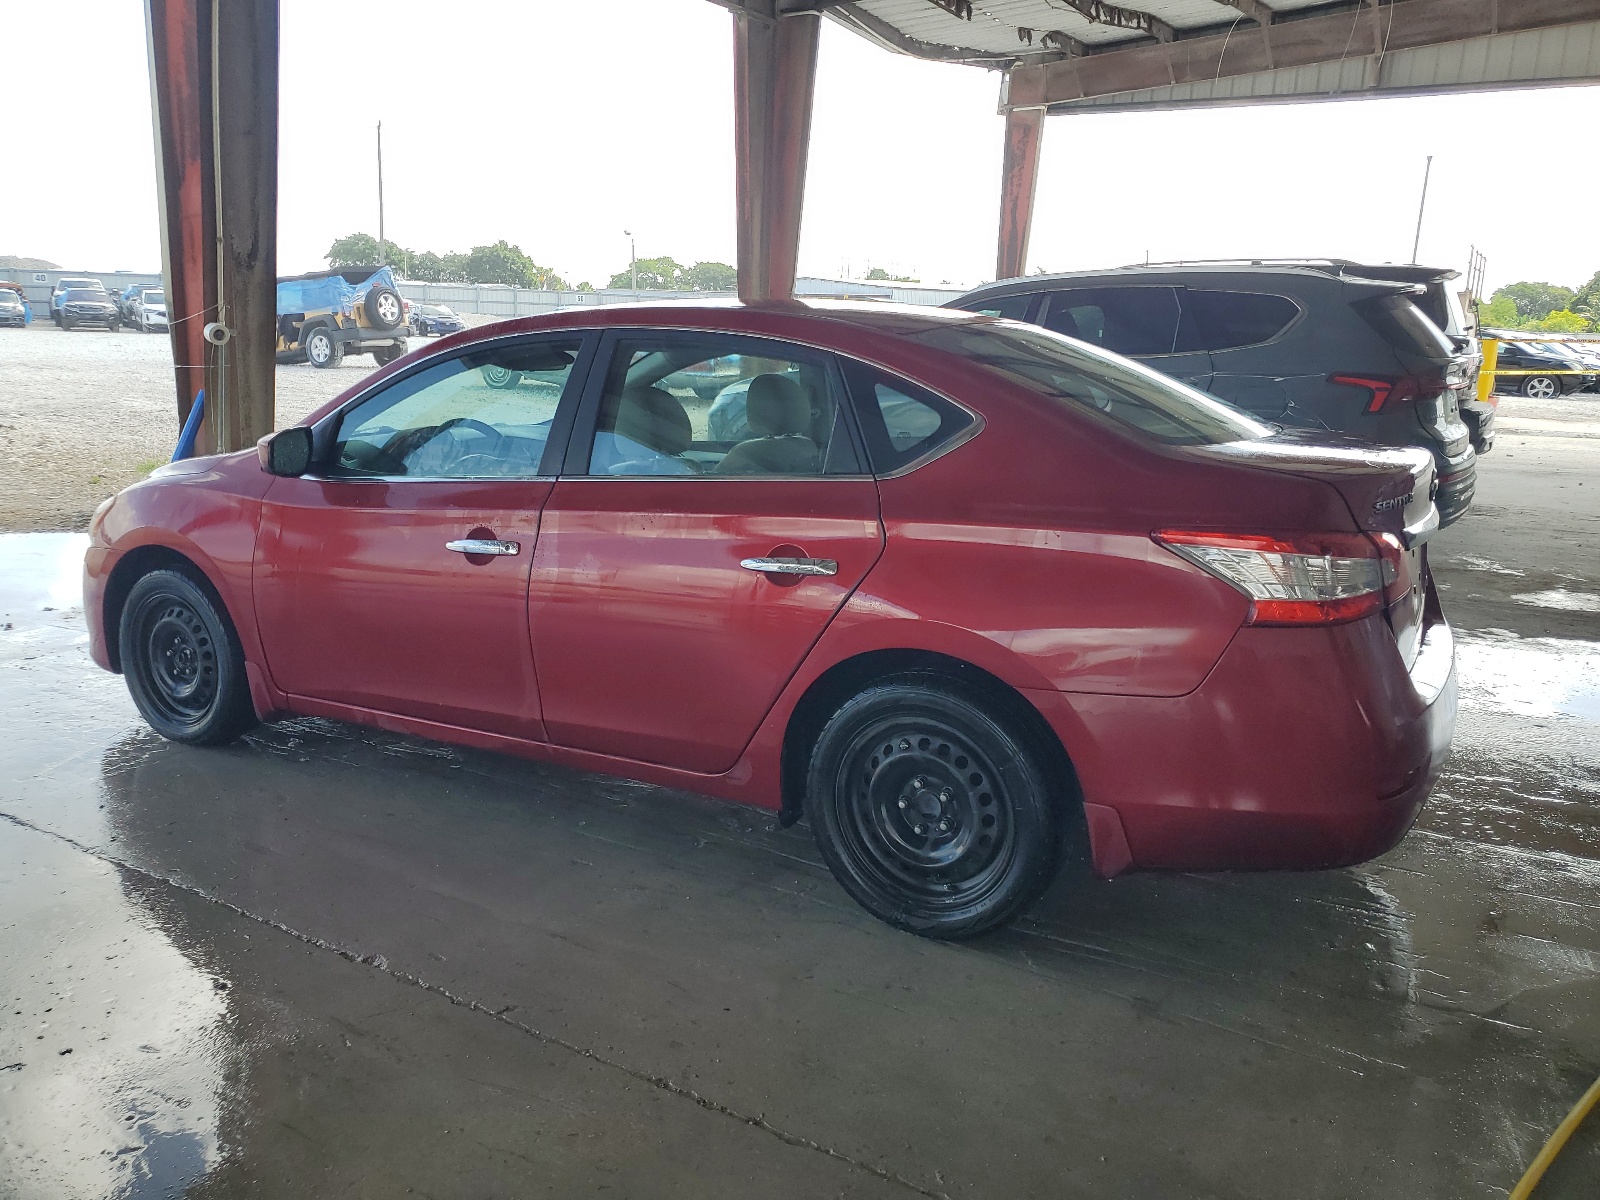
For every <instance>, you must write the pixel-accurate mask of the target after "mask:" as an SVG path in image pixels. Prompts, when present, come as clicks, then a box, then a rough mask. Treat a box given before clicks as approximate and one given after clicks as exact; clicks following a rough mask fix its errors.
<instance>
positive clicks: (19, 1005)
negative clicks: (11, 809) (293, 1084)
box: [0, 821, 237, 1200]
mask: <svg viewBox="0 0 1600 1200" xmlns="http://www.w3.org/2000/svg"><path fill="white" fill-rule="evenodd" d="M0 913H3V914H4V915H3V916H0V930H3V931H4V933H5V938H6V946H7V953H6V954H5V956H4V958H0V1000H3V1002H4V1004H5V1009H4V1012H3V1014H0V1195H5V1196H14V1197H18V1198H19V1200H20V1198H24V1197H40V1198H41V1200H42V1198H44V1197H55V1196H83V1197H101V1196H104V1197H117V1198H118V1200H126V1198H131V1197H140V1198H142V1197H152V1198H153V1197H159V1196H174V1195H181V1194H182V1193H183V1192H184V1190H185V1189H186V1188H187V1187H188V1186H189V1185H191V1184H193V1183H194V1182H196V1181H197V1180H198V1179H200V1178H201V1177H203V1176H204V1175H205V1174H206V1173H207V1172H208V1171H209V1170H211V1169H212V1167H214V1166H215V1164H216V1163H217V1162H218V1161H219V1159H220V1158H221V1156H222V1149H221V1146H220V1143H219V1138H218V1120H219V1115H220V1111H221V1107H222V1097H223V1095H224V1089H225V1085H226V1083H227V1081H228V1079H229V1078H230V1077H231V1076H232V1075H234V1074H236V1072H237V1068H236V1066H235V1060H236V1057H237V1055H236V1052H235V1050H234V1048H233V1041H232V1038H231V1037H230V1036H229V1034H228V1032H227V1021H228V1003H227V1001H228V995H229V993H228V992H227V991H226V990H224V989H225V986H226V985H225V984H223V985H221V986H219V983H220V981H218V980H215V979H214V978H213V977H212V976H211V975H210V974H208V973H206V972H204V971H201V970H200V969H198V968H197V967H196V966H195V965H194V964H193V963H192V962H191V961H190V960H189V959H188V958H187V957H185V956H184V955H183V954H182V953H181V952H180V951H179V950H178V949H177V947H176V946H174V945H173V943H172V941H171V940H170V939H169V938H168V936H167V935H166V934H165V933H164V932H163V931H162V929H161V928H160V927H159V924H158V921H157V920H156V919H154V917H153V914H152V912H151V911H150V909H149V907H148V902H147V901H143V900H142V898H141V897H140V895H139V892H138V890H137V889H135V888H132V887H130V886H129V885H128V884H127V882H126V881H124V880H123V879H122V878H121V877H120V875H119V873H118V872H117V871H116V870H115V869H114V868H112V867H109V866H107V865H106V864H104V863H101V862H97V861H95V860H93V859H89V858H86V857H85V856H83V855H81V854H79V853H78V852H77V851H75V850H72V849H70V848H68V847H66V846H63V845H60V844H59V843H54V842H52V841H51V839H49V838H47V837H45V836H44V835H41V834H38V833H34V832H32V831H30V830H26V829H22V828H20V827H18V826H16V825H14V824H12V823H11V822H7V821H0Z"/></svg>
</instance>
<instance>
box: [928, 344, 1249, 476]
mask: <svg viewBox="0 0 1600 1200" xmlns="http://www.w3.org/2000/svg"><path fill="white" fill-rule="evenodd" d="M915 340H916V341H919V342H922V343H924V344H926V345H929V346H932V347H934V348H935V349H937V350H943V351H946V352H947V353H950V354H959V355H960V356H961V357H962V358H965V359H969V360H971V361H972V362H976V363H980V364H981V365H983V366H985V367H988V368H989V369H990V370H993V371H997V372H999V373H1000V374H1001V375H1004V376H1005V377H1006V378H1007V379H1010V380H1011V381H1012V382H1014V383H1019V384H1021V385H1022V386H1024V387H1026V388H1028V389H1030V390H1031V391H1034V392H1037V393H1038V394H1039V395H1041V396H1048V397H1050V398H1051V399H1052V400H1057V401H1060V402H1062V403H1064V404H1067V405H1070V406H1071V407H1073V408H1078V409H1088V410H1090V411H1093V412H1096V413H1100V414H1102V415H1104V416H1107V417H1110V418H1111V419H1112V420H1113V421H1116V422H1117V423H1118V424H1119V425H1122V426H1124V427H1125V428H1127V429H1131V430H1133V431H1134V432H1136V433H1138V434H1140V435H1141V436H1143V437H1146V438H1149V439H1151V440H1153V441H1158V442H1163V443H1166V444H1168V445H1176V446H1197V445H1208V444H1211V443H1216V442H1238V441H1246V440H1250V439H1254V438H1262V437H1266V436H1268V435H1269V434H1270V433H1272V427H1271V426H1269V425H1264V424H1262V423H1261V422H1260V421H1257V420H1255V419H1254V418H1253V417H1250V416H1247V415H1246V414H1245V413H1243V412H1240V411H1239V410H1238V409H1236V408H1234V407H1233V406H1232V405H1230V404H1224V403H1223V402H1222V401H1220V400H1218V399H1216V397H1214V396H1208V395H1206V394H1205V393H1204V392H1199V391H1196V390H1195V389H1194V388H1191V387H1187V386H1186V385H1184V384H1181V383H1179V382H1177V381H1176V380H1174V379H1169V378H1168V377H1167V376H1165V375H1161V374H1159V373H1157V372H1155V371H1152V370H1150V369H1149V368H1148V367H1143V366H1140V365H1139V364H1138V363H1136V362H1130V361H1128V360H1127V359H1125V358H1119V357H1117V356H1116V355H1114V354H1107V353H1104V352H1102V351H1099V350H1096V349H1094V348H1093V347H1091V346H1087V345H1085V344H1084V343H1082V342H1079V341H1074V340H1073V339H1071V338H1066V337H1062V336H1061V335H1060V334H1056V333H1051V332H1050V331H1049V330H1047V329H1038V328H1035V327H1034V326H1031V325H1014V324H1012V323H1010V322H1008V321H995V322H993V323H984V324H971V325H940V326H938V327H935V328H933V329H929V330H926V331H924V332H922V333H919V334H916V335H915Z"/></svg>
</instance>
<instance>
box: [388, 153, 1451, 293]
mask: <svg viewBox="0 0 1600 1200" xmlns="http://www.w3.org/2000/svg"><path fill="white" fill-rule="evenodd" d="M1429 161H1430V162H1431V161H1432V160H1431V159H1430V160H1429ZM383 262H384V259H383V122H382V121H379V122H378V265H379V266H380V267H381V266H383Z"/></svg>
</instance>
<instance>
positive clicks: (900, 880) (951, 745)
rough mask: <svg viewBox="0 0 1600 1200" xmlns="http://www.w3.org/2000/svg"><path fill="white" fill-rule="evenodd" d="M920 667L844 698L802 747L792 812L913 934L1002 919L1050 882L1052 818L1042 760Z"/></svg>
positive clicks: (833, 860)
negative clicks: (806, 751)
mask: <svg viewBox="0 0 1600 1200" xmlns="http://www.w3.org/2000/svg"><path fill="white" fill-rule="evenodd" d="M964 692H969V689H963V688H961V687H960V685H958V684H956V683H955V682H954V681H952V680H948V679H945V678H944V677H942V676H938V675H930V674H920V673H918V674H908V675H901V676H896V677H893V678H891V679H886V680H884V681H883V682H881V683H879V684H877V685H875V686H873V687H870V688H868V689H867V690H865V691H863V692H861V693H860V694H858V695H857V696H855V697H853V698H852V699H850V700H849V701H847V702H846V703H845V704H844V706H843V707H841V708H840V709H839V711H838V712H836V713H835V714H834V715H833V717H832V718H830V719H829V721H828V723H827V724H826V725H825V726H824V727H823V730H822V732H821V734H820V735H819V736H818V738H817V742H816V746H815V747H814V748H813V750H812V754H811V764H810V768H809V771H808V773H807V779H806V797H805V812H806V817H807V819H808V821H809V822H810V824H811V829H812V833H813V835H814V836H815V838H816V841H817V847H818V849H819V850H820V851H821V852H822V857H823V858H824V859H825V860H826V861H827V864H828V867H829V869H831V870H832V871H833V874H834V877H835V878H836V879H838V881H839V883H840V885H841V886H842V887H843V888H844V889H845V891H847V892H849V893H850V895H851V896H852V897H854V898H855V900H856V902H857V903H859V904H860V905H861V906H862V907H863V908H865V909H866V910H867V911H868V912H870V913H872V914H873V915H874V916H877V917H879V918H881V919H882V920H884V921H887V922H888V923H889V924H891V925H894V926H897V927H898V928H901V929H905V930H908V931H909V932H911V933H916V934H921V935H923V936H925V937H936V938H961V937H971V936H973V935H975V934H979V933H982V932H984V931H985V930H988V929H993V928H994V927H996V926H999V925H1004V924H1005V923H1006V922H1008V921H1010V920H1012V919H1013V918H1014V917H1016V916H1017V915H1018V914H1019V913H1020V912H1022V910H1023V909H1025V908H1026V907H1027V906H1028V905H1030V904H1032V903H1033V902H1034V901H1035V900H1036V899H1038V897H1039V895H1040V894H1041V893H1042V892H1043V891H1044V889H1045V888H1046V887H1047V886H1048V885H1049V883H1050V881H1051V879H1052V878H1054V876H1055V872H1056V868H1057V865H1058V863H1059V859H1060V843H1061V836H1060V835H1061V829H1062V817H1061V810H1060V807H1059V805H1058V803H1057V798H1056V796H1055V795H1054V794H1053V793H1055V792H1057V791H1060V790H1062V784H1061V781H1055V786H1052V780H1051V778H1050V773H1049V772H1048V771H1047V770H1046V768H1045V765H1044V761H1043V757H1042V756H1041V755H1040V754H1039V752H1038V751H1037V749H1036V748H1035V747H1034V746H1033V744H1032V739H1030V738H1029V737H1028V736H1027V734H1026V733H1025V732H1023V730H1022V729H1021V728H1019V726H1018V723H1017V722H1015V721H1014V720H1013V719H1012V718H1011V716H1010V714H1009V713H1005V712H1003V711H1002V707H1003V706H1000V705H997V704H993V703H983V702H981V701H980V702H974V700H973V699H969V698H968V696H967V695H966V694H963V693H964Z"/></svg>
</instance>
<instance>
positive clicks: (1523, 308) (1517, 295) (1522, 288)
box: [1490, 283, 1576, 321]
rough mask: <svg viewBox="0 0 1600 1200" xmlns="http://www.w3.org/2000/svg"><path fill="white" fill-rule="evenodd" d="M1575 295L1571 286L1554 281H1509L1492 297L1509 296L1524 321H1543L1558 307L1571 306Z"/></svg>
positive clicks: (1494, 298) (1492, 298)
mask: <svg viewBox="0 0 1600 1200" xmlns="http://www.w3.org/2000/svg"><path fill="white" fill-rule="evenodd" d="M1575 295H1576V294H1575V293H1574V292H1573V290H1572V289H1571V288H1564V287H1561V286H1560V285H1558V284H1554V283H1508V284H1506V286H1505V287H1503V288H1501V289H1500V290H1499V291H1497V292H1496V293H1495V294H1494V295H1493V296H1492V297H1490V299H1491V301H1492V300H1498V299H1499V298H1500V297H1501V296H1507V297H1509V298H1510V300H1511V302H1512V303H1513V304H1515V305H1516V306H1517V315H1518V316H1520V317H1521V318H1522V319H1523V320H1524V321H1542V320H1544V319H1545V318H1546V317H1548V316H1549V315H1550V314H1551V313H1552V312H1554V311H1555V310H1556V309H1558V308H1568V307H1570V306H1571V304H1572V301H1573V299H1574V297H1575Z"/></svg>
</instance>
